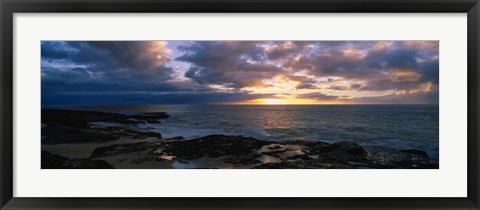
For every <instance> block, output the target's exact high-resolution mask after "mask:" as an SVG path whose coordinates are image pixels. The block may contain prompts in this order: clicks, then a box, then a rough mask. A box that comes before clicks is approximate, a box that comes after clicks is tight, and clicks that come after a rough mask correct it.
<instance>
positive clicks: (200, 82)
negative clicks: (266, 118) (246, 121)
mask: <svg viewBox="0 0 480 210" xmlns="http://www.w3.org/2000/svg"><path fill="white" fill-rule="evenodd" d="M41 50H42V52H41V53H42V59H41V68H42V69H41V71H42V104H43V103H44V102H45V103H50V104H52V103H57V102H62V100H61V99H62V98H65V99H66V98H69V100H71V101H72V103H73V101H76V102H78V103H80V101H81V100H80V98H81V97H82V96H83V97H84V98H85V100H87V101H89V100H91V101H96V102H100V101H104V102H105V103H107V102H108V101H110V102H112V103H121V100H120V99H123V100H124V102H125V103H127V102H129V101H132V102H133V101H135V100H138V102H139V103H140V102H149V103H173V102H175V103H177V102H178V103H180V102H182V101H183V102H184V103H198V102H200V101H201V100H202V97H201V96H205V97H203V101H204V102H205V103H209V102H213V103H216V101H220V100H219V99H218V100H217V99H215V100H214V99H213V98H214V97H223V99H222V100H221V101H224V102H227V101H228V100H230V101H237V100H240V99H242V100H254V99H259V98H260V97H266V95H262V94H258V93H269V94H271V93H272V94H273V93H275V92H276V93H277V95H278V94H283V95H285V96H288V97H298V98H308V99H314V100H318V101H343V102H358V103H367V102H368V101H369V100H370V101H371V102H378V103H381V102H382V101H383V102H384V103H392V102H394V101H399V100H400V99H404V101H408V102H411V103H414V102H415V101H418V102H422V103H423V102H425V101H430V102H438V86H439V84H438V83H439V43H438V41H188V42H183V41H172V42H166V41H42V43H41ZM280 78H281V79H280ZM113 93H115V94H113ZM219 94H220V95H219ZM274 95H275V94H273V95H269V97H274ZM247 96H248V97H247ZM435 96H436V97H435ZM56 97H57V98H56ZM102 97H103V98H102ZM156 97H158V98H156ZM210 97H211V98H210ZM87 98H91V99H87ZM150 98H154V99H150ZM160 98H161V99H160ZM435 98H436V99H435ZM67 101H68V100H67ZM399 102H401V101H399Z"/></svg>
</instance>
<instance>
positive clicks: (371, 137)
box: [49, 105, 439, 159]
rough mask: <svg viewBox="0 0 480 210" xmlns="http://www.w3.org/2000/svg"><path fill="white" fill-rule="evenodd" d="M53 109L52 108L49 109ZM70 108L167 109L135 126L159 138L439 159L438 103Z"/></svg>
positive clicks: (129, 112)
mask: <svg viewBox="0 0 480 210" xmlns="http://www.w3.org/2000/svg"><path fill="white" fill-rule="evenodd" d="M49 108H53V107H49ZM70 108H72V109H82V110H96V111H109V112H119V113H123V114H133V113H139V112H167V113H168V114H169V115H170V117H169V118H168V119H162V120H161V123H159V124H152V123H150V124H148V123H147V124H141V125H139V127H142V128H147V129H150V130H152V131H156V132H160V133H161V134H162V136H163V137H164V138H171V137H176V136H183V137H184V138H187V139H192V138H197V137H202V136H205V135H210V134H225V135H242V136H249V137H254V138H257V139H262V140H270V141H280V142H282V141H297V140H299V141H323V142H329V143H333V142H339V141H354V142H357V143H358V144H360V145H363V146H385V147H390V148H394V149H419V150H423V151H426V152H427V154H428V155H429V156H430V157H431V158H433V159H438V157H439V107H438V105H135V106H123V105H122V106H95V107H93V106H90V107H70Z"/></svg>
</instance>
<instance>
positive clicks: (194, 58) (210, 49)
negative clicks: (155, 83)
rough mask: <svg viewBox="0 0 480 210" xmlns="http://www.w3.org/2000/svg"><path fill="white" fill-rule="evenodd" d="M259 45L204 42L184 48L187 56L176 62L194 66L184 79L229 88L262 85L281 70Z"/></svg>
mask: <svg viewBox="0 0 480 210" xmlns="http://www.w3.org/2000/svg"><path fill="white" fill-rule="evenodd" d="M259 44H260V43H258V42H248V41H246V42H243V41H204V42H195V43H194V44H193V45H188V46H182V47H180V49H181V50H183V51H185V52H186V53H185V54H184V55H183V56H181V57H179V58H177V60H180V61H184V62H189V63H191V64H193V66H192V67H191V68H190V69H189V70H188V71H187V72H186V74H185V76H186V77H188V78H190V79H193V80H195V81H197V82H198V83H200V84H218V85H226V86H230V87H237V88H241V87H247V86H256V85H261V81H262V80H263V79H269V78H271V77H273V76H274V75H275V74H280V73H282V69H281V68H279V67H278V66H276V65H274V64H273V63H271V62H265V61H266V58H267V56H266V55H265V54H264V52H262V50H261V48H260V47H259Z"/></svg>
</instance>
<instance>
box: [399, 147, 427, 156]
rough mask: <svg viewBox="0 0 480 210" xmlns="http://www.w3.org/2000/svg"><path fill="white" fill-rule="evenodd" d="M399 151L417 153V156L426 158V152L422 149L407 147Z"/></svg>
mask: <svg viewBox="0 0 480 210" xmlns="http://www.w3.org/2000/svg"><path fill="white" fill-rule="evenodd" d="M400 151H402V152H406V153H409V154H412V155H418V156H423V157H426V158H428V155H427V153H426V152H425V151H422V150H416V149H407V150H400Z"/></svg>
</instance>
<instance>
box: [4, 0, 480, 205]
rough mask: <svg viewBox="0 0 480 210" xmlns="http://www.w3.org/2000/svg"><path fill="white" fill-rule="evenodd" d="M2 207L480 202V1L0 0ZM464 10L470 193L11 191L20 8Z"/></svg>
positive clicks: (74, 10)
mask: <svg viewBox="0 0 480 210" xmlns="http://www.w3.org/2000/svg"><path fill="white" fill-rule="evenodd" d="M0 7H1V21H2V22H1V29H0V31H1V34H0V36H1V50H2V51H1V57H0V63H1V67H2V72H1V74H0V77H1V85H0V88H1V90H0V94H1V95H0V98H1V112H0V119H1V127H0V134H1V144H0V155H1V164H0V187H1V192H0V195H1V196H0V206H1V209H71V208H75V209H374V208H375V209H479V206H480V205H479V200H480V199H479V189H480V185H479V155H478V153H479V152H480V147H479V143H478V137H479V132H480V131H479V129H478V128H479V127H478V118H479V106H478V102H479V101H478V100H479V97H478V94H479V87H480V86H479V85H478V82H479V81H480V78H479V75H480V74H479V73H478V71H479V60H480V57H479V56H480V53H479V49H480V48H479V22H480V21H479V20H480V17H479V13H480V5H479V1H478V0H403V1H401V0H383V1H380V0H336V1H331V0H229V1H226V0H224V1H221V0H84V1H79V0H72V1H67V0H15V1H14V0H1V1H0ZM120 12H121V13H126V12H135V13H156V12H159V13H187V12H188V13H202V12H211V13H250V12H252V13H256V12H266V13H279V12H287V13H306V12H310V13H344V12H345V13H352V12H355V13H364V12H368V13H420V12H421V13H437V12H438V13H440V12H441V13H467V14H468V180H467V181H468V196H467V197H465V198H414V197H410V198H24V197H21V198H17V197H13V196H12V195H13V194H12V193H13V181H14V177H13V151H12V150H13V149H12V145H13V139H14V138H13V137H14V136H13V122H14V120H15V119H13V114H12V113H13V110H14V109H15V107H14V104H13V100H12V99H13V40H14V37H13V15H14V14H15V13H120Z"/></svg>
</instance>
